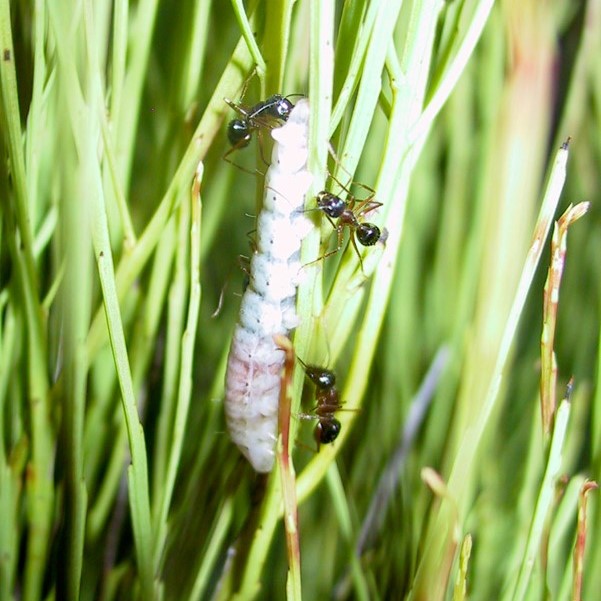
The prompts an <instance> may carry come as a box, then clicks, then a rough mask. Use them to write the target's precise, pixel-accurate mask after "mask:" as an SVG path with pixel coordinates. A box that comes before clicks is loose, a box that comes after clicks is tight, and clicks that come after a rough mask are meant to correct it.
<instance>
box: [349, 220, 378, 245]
mask: <svg viewBox="0 0 601 601" xmlns="http://www.w3.org/2000/svg"><path fill="white" fill-rule="evenodd" d="M355 231H356V234H357V240H359V242H360V244H362V245H363V246H373V245H374V244H376V242H377V241H378V240H379V239H380V237H381V235H382V234H381V232H380V228H379V227H378V226H377V225H375V224H373V223H360V224H359V225H358V226H357V229H356V230H355Z"/></svg>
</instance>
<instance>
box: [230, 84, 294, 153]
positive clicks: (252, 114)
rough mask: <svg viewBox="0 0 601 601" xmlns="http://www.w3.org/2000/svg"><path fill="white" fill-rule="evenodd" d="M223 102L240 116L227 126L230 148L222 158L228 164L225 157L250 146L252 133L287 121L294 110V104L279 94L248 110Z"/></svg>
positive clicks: (238, 105)
mask: <svg viewBox="0 0 601 601" xmlns="http://www.w3.org/2000/svg"><path fill="white" fill-rule="evenodd" d="M224 100H225V102H226V103H227V104H228V106H230V107H231V108H232V109H233V110H234V111H236V112H237V113H238V114H239V115H241V116H242V118H241V119H232V120H231V121H230V122H229V123H228V126H227V138H228V140H229V142H230V144H231V145H232V147H231V148H230V149H229V150H228V151H227V152H226V153H225V155H224V156H223V158H224V159H225V160H226V161H228V163H231V161H230V160H229V159H228V158H227V157H228V156H229V155H230V154H231V153H232V152H234V150H238V149H240V148H246V147H247V146H248V145H249V144H250V141H251V140H252V134H253V132H254V131H257V130H259V129H262V128H271V127H274V126H275V125H277V123H278V122H279V121H287V120H288V117H289V116H290V113H291V112H292V109H293V108H294V104H292V102H290V100H289V99H288V97H287V96H282V95H281V94H274V95H273V96H270V97H269V98H268V99H267V100H262V101H261V102H258V103H257V104H255V105H254V106H252V107H250V108H245V107H244V106H242V105H241V104H238V103H236V102H233V101H232V100H228V99H227V98H224Z"/></svg>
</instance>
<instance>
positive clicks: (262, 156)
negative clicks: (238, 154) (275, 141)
mask: <svg viewBox="0 0 601 601" xmlns="http://www.w3.org/2000/svg"><path fill="white" fill-rule="evenodd" d="M257 137H258V138H259V154H260V155H261V160H262V161H263V164H264V165H267V166H268V167H269V161H267V160H266V159H265V156H264V154H263V132H262V131H261V130H258V132H257Z"/></svg>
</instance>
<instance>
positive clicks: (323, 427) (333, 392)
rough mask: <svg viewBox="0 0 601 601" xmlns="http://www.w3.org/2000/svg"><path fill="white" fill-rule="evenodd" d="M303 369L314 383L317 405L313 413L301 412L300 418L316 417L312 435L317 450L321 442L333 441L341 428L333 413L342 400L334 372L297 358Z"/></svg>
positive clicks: (339, 406)
mask: <svg viewBox="0 0 601 601" xmlns="http://www.w3.org/2000/svg"><path fill="white" fill-rule="evenodd" d="M298 360H299V361H300V363H301V365H302V366H303V369H304V370H305V375H306V376H307V378H308V379H309V380H311V382H313V384H315V400H316V402H317V405H316V406H315V408H314V409H313V414H307V413H301V414H300V415H299V417H300V418H301V419H317V424H316V425H315V429H314V430H313V437H314V438H315V442H316V443H317V452H319V447H320V445H322V444H329V443H331V442H334V441H335V440H336V439H337V438H338V435H339V434H340V430H341V428H342V426H341V424H340V422H339V421H338V420H337V419H336V418H335V417H334V413H335V412H336V411H339V410H340V409H341V408H342V402H341V401H340V396H339V394H338V390H337V388H336V374H335V373H334V372H333V371H331V370H329V369H325V368H323V367H318V366H317V365H307V364H306V363H305V362H304V361H302V360H301V359H300V358H299V359H298Z"/></svg>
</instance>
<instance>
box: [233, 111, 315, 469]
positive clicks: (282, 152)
mask: <svg viewBox="0 0 601 601" xmlns="http://www.w3.org/2000/svg"><path fill="white" fill-rule="evenodd" d="M308 134H309V102H308V100H306V99H302V100H300V101H299V102H298V103H297V104H296V106H295V108H294V109H292V112H291V113H290V116H289V118H288V120H287V122H286V123H285V124H284V125H283V126H282V127H279V128H277V129H273V130H272V132H271V135H272V137H273V139H274V141H275V144H274V147H273V152H272V160H271V165H270V167H269V169H268V170H267V173H266V174H265V193H264V202H263V210H262V211H261V213H260V215H259V218H258V220H257V233H256V251H255V253H254V255H253V257H252V259H251V266H250V283H249V286H248V288H247V290H246V291H245V293H244V296H243V297H242V302H241V306H240V319H239V322H238V324H237V325H236V329H235V331H234V337H233V340H232V345H231V347H230V354H229V357H228V363H227V372H226V379H225V413H226V421H227V427H228V431H229V433H230V436H231V437H232V440H233V441H234V442H235V443H236V445H237V446H238V448H239V449H240V451H241V452H242V454H243V455H244V456H245V457H246V458H247V459H248V461H249V462H250V464H251V465H252V466H253V468H254V469H255V470H256V471H257V472H261V473H266V472H269V471H271V469H272V468H273V463H274V458H275V442H276V437H277V418H278V402H279V396H280V376H281V371H282V368H283V365H284V352H283V351H281V350H280V349H279V348H278V347H277V346H276V344H275V342H274V340H273V337H274V336H275V335H288V333H289V332H290V330H291V329H293V328H294V327H296V325H297V323H298V318H297V315H296V311H295V304H296V287H297V285H298V279H299V274H300V269H301V266H300V246H301V242H302V240H303V238H304V237H305V236H306V234H307V233H308V232H309V230H310V229H311V227H312V223H311V221H310V220H309V219H308V218H307V217H306V216H305V214H304V200H305V194H306V193H307V191H308V189H309V186H310V185H311V175H310V174H309V172H308V171H307V156H308V150H307V146H308Z"/></svg>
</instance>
